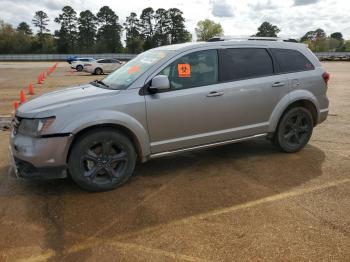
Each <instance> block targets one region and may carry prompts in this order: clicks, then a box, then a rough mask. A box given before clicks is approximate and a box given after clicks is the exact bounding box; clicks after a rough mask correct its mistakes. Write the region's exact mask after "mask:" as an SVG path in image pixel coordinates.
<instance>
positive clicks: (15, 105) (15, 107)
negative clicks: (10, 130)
mask: <svg viewBox="0 0 350 262" xmlns="http://www.w3.org/2000/svg"><path fill="white" fill-rule="evenodd" d="M18 106H19V102H18V101H13V108H14V109H15V111H16V110H17V108H18Z"/></svg>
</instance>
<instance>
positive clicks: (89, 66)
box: [84, 59, 123, 75]
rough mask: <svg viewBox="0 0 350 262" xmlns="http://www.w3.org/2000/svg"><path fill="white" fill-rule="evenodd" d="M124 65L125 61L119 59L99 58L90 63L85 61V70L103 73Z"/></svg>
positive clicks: (98, 73)
mask: <svg viewBox="0 0 350 262" xmlns="http://www.w3.org/2000/svg"><path fill="white" fill-rule="evenodd" d="M122 65H123V63H122V62H121V61H119V60H117V59H99V60H96V61H92V62H90V63H84V71H85V72H88V73H91V74H95V75H101V74H104V73H110V72H112V71H114V70H116V69H118V68H119V67H121V66H122Z"/></svg>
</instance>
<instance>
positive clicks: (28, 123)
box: [18, 117, 55, 137]
mask: <svg viewBox="0 0 350 262" xmlns="http://www.w3.org/2000/svg"><path fill="white" fill-rule="evenodd" d="M54 120H55V117H48V118H37V119H28V118H23V119H22V120H21V123H20V124H19V128H18V133H21V134H24V135H28V136H34V137H36V136H40V135H41V134H42V133H43V132H44V131H45V130H47V129H48V128H49V127H50V125H51V124H52V123H53V121H54Z"/></svg>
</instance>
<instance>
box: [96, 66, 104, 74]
mask: <svg viewBox="0 0 350 262" xmlns="http://www.w3.org/2000/svg"><path fill="white" fill-rule="evenodd" d="M94 74H95V75H102V74H103V71H102V69H101V68H99V67H98V68H96V69H95V71H94Z"/></svg>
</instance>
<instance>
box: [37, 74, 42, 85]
mask: <svg viewBox="0 0 350 262" xmlns="http://www.w3.org/2000/svg"><path fill="white" fill-rule="evenodd" d="M38 84H39V85H41V84H42V83H41V75H38Z"/></svg>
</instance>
